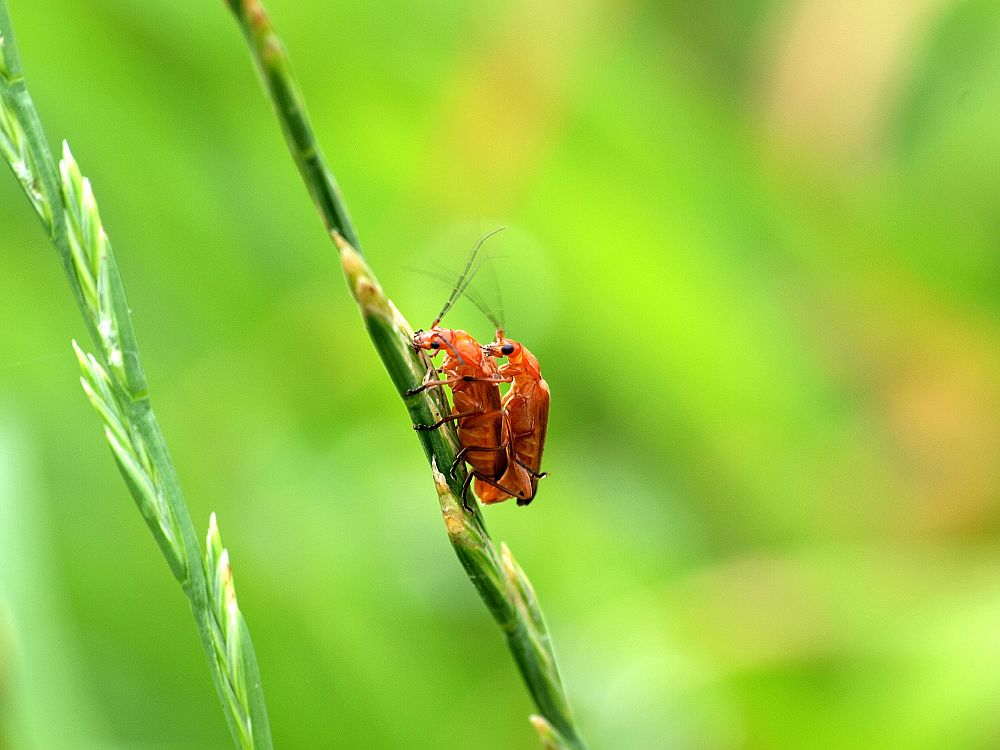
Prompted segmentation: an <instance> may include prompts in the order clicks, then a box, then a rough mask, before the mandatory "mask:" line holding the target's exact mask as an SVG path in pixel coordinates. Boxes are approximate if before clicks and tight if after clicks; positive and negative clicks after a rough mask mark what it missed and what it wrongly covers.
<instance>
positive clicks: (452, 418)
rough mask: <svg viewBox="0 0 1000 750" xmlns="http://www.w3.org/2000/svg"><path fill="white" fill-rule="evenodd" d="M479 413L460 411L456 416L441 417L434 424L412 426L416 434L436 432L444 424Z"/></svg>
mask: <svg viewBox="0 0 1000 750" xmlns="http://www.w3.org/2000/svg"><path fill="white" fill-rule="evenodd" d="M479 413H480V412H478V411H462V412H459V413H458V414H449V415H448V416H447V417H441V419H439V420H438V421H437V422H435V423H434V424H415V425H413V429H414V430H416V431H417V432H427V431H429V430H436V429H438V428H439V427H440V426H441V425H443V424H445V423H446V422H454V421H455V420H456V419H461V418H462V417H471V416H472V415H473V414H479Z"/></svg>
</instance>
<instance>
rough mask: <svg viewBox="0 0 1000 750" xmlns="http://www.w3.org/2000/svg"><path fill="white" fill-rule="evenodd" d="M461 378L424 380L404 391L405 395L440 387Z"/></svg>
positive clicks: (456, 381) (414, 394) (413, 394)
mask: <svg viewBox="0 0 1000 750" xmlns="http://www.w3.org/2000/svg"><path fill="white" fill-rule="evenodd" d="M462 379H463V378H446V379H445V380H425V381H424V382H423V383H421V384H420V385H418V386H417V387H416V388H411V389H410V390H408V391H407V392H406V395H407V396H416V395H417V394H418V393H421V392H423V391H426V390H427V389H428V388H440V387H441V386H442V385H452V384H453V383H458V382H459V381H461V380H462Z"/></svg>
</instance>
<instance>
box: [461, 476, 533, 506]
mask: <svg viewBox="0 0 1000 750" xmlns="http://www.w3.org/2000/svg"><path fill="white" fill-rule="evenodd" d="M475 476H476V479H482V480H483V481H484V482H486V484H488V485H491V486H493V487H496V488H497V489H498V490H500V491H501V492H506V493H507V494H508V495H510V496H511V497H516V498H517V504H518V505H527V504H528V503H530V502H531V501H532V500H533V499H534V497H535V492H534V490H532V492H531V494H530V495H523V494H521V493H520V492H518V491H517V490H512V489H509V488H507V487H504V486H503V485H502V484H500V483H499V482H497V481H495V480H493V479H490V478H489V477H486V476H483V475H482V474H476V475H475Z"/></svg>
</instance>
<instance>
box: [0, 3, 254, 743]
mask: <svg viewBox="0 0 1000 750" xmlns="http://www.w3.org/2000/svg"><path fill="white" fill-rule="evenodd" d="M0 153H2V154H3V156H4V158H5V160H6V161H7V162H8V164H9V165H10V166H11V169H12V170H13V172H14V174H15V176H16V177H17V178H18V180H19V181H20V183H21V186H22V188H23V189H24V191H25V194H26V195H27V197H28V199H29V200H30V201H31V203H32V205H33V206H34V208H35V210H36V212H37V213H38V216H39V218H40V219H41V221H42V224H43V226H44V227H45V229H46V231H47V232H48V234H49V237H50V238H51V240H52V243H53V245H54V246H55V248H56V251H57V253H58V255H59V258H60V260H61V262H62V265H63V268H64V269H65V271H66V275H67V278H68V279H69V283H70V288H71V289H72V291H73V295H74V297H75V298H76V300H77V303H78V305H79V307H80V311H81V313H82V315H83V319H84V322H85V323H86V325H87V329H88V331H89V332H90V335H91V337H92V339H93V341H94V344H95V346H96V349H97V354H96V356H95V355H90V354H86V353H84V352H83V350H81V349H80V348H79V347H77V346H76V344H75V342H74V348H75V349H76V353H77V357H78V359H79V362H80V366H81V370H82V373H83V377H82V379H81V383H82V385H83V388H84V391H85V393H86V394H87V396H88V398H89V399H90V401H91V403H92V404H93V406H94V408H95V409H96V410H97V412H98V414H99V415H100V417H101V419H102V421H103V422H104V428H105V436H106V438H107V440H108V444H109V445H110V447H111V449H112V452H113V454H114V456H115V460H116V462H117V463H118V467H119V469H120V470H121V473H122V476H123V478H124V479H125V483H126V484H127V486H128V488H129V491H130V492H131V494H132V496H133V498H134V500H135V502H136V504H137V506H138V508H139V510H140V512H141V513H142V515H143V517H144V518H145V520H146V523H147V525H148V526H149V529H150V531H151V532H152V534H153V537H154V538H155V539H156V542H157V544H159V546H160V549H161V551H162V552H163V555H164V557H165V558H166V560H167V562H168V564H169V565H170V569H171V571H172V572H173V574H174V576H175V577H176V578H177V580H178V582H179V583H180V584H181V587H182V589H183V591H184V593H185V594H186V595H187V597H188V601H189V603H190V606H191V611H192V613H193V615H194V618H195V622H196V624H197V627H198V633H199V635H200V637H201V641H202V646H203V647H204V649H205V653H206V655H207V657H208V662H209V667H210V671H211V674H212V679H213V682H214V683H215V687H216V691H217V693H218V695H219V698H220V700H221V701H222V704H223V707H224V709H225V715H226V720H227V723H228V724H229V728H230V732H231V734H232V736H233V739H234V742H235V743H236V745H237V746H238V747H240V748H245V749H247V750H250V749H255V750H270V748H271V747H272V744H271V736H270V728H269V726H268V722H267V712H266V709H265V707H264V698H263V691H262V689H261V685H260V679H259V676H258V670H257V665H256V658H255V656H254V652H253V644H252V642H251V640H250V637H249V633H248V632H247V631H246V626H245V624H244V623H243V620H242V616H241V615H239V611H238V609H237V608H236V607H235V589H232V586H231V574H229V577H228V581H229V588H228V589H227V591H229V592H230V593H231V596H230V595H229V594H227V595H226V596H229V598H230V599H231V601H232V604H231V605H230V606H229V610H232V611H231V612H230V614H229V617H230V620H229V623H230V625H231V627H226V628H222V629H221V630H220V628H219V624H218V623H219V607H218V604H217V602H218V601H219V597H220V594H219V590H218V587H215V588H213V587H210V585H209V581H208V578H207V577H206V559H205V558H203V556H202V552H201V549H200V547H199V543H198V535H197V534H196V532H195V529H194V525H193V524H192V522H191V516H190V513H189V512H188V508H187V505H186V503H185V502H184V497H183V495H182V493H181V489H180V484H179V482H178V479H177V473H176V471H175V470H174V466H173V462H172V461H171V459H170V453H169V451H168V450H167V445H166V441H165V440H164V437H163V433H162V431H161V429H160V426H159V423H158V422H157V420H156V416H155V414H154V413H153V408H152V404H151V402H150V399H149V394H148V391H147V385H146V376H145V373H144V371H143V367H142V360H141V359H140V356H139V348H138V345H137V343H136V337H135V331H134V329H133V326H132V320H131V317H130V314H129V307H128V303H127V301H126V299H125V290H124V287H123V285H122V280H121V275H120V273H119V270H118V264H117V262H116V261H115V256H114V253H113V251H112V249H111V243H110V241H109V239H108V236H107V234H106V232H105V230H104V226H103V223H102V222H101V218H100V213H99V212H98V208H97V202H96V199H95V198H94V194H93V191H92V189H91V186H90V182H89V181H88V180H87V179H86V178H84V177H83V175H82V174H81V173H80V170H79V168H78V167H77V164H76V161H75V160H74V159H73V156H72V154H71V153H70V151H69V148H68V146H66V145H65V144H64V147H63V158H62V160H61V162H60V163H59V166H58V168H57V166H56V163H55V161H54V160H53V158H52V154H51V152H50V150H49V147H48V142H47V140H46V138H45V134H44V130H43V128H42V125H41V121H40V119H39V117H38V113H37V111H36V110H35V107H34V104H33V102H32V100H31V96H30V94H29V93H28V89H27V87H26V85H25V81H24V75H23V72H22V69H21V63H20V57H19V55H18V51H17V47H16V43H15V39H14V33H13V29H12V26H11V22H10V15H9V13H8V11H7V3H6V0H0ZM213 528H214V524H213ZM215 536H216V537H217V536H218V535H217V531H216V534H215ZM219 544H220V546H221V542H220V543H219ZM208 564H209V565H210V566H211V567H212V570H213V575H214V571H215V570H216V569H218V566H219V563H218V560H215V559H213V558H211V557H210V558H209V560H208ZM225 567H226V569H227V570H228V555H227V556H226V565H225ZM213 580H214V579H213ZM227 601H228V600H227ZM229 610H227V611H229ZM220 632H221V634H222V639H223V640H222V644H223V648H222V649H221V650H222V651H223V655H222V656H220V653H219V652H220V640H219V633H220ZM227 651H228V652H229V654H230V656H229V658H227V657H226V652H227ZM233 654H235V655H237V656H238V658H232V655H233ZM233 695H236V696H237V697H238V700H237V701H235V703H234V701H233V699H232V696H233Z"/></svg>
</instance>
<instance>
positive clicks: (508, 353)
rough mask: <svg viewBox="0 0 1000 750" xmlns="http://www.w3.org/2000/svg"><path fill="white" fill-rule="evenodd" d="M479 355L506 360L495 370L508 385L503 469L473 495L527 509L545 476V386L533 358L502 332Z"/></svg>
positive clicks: (547, 391) (533, 356) (547, 417)
mask: <svg viewBox="0 0 1000 750" xmlns="http://www.w3.org/2000/svg"><path fill="white" fill-rule="evenodd" d="M483 352H484V353H486V354H487V355H489V356H490V357H495V358H500V357H507V362H506V364H503V365H501V366H500V367H499V372H500V375H501V376H503V378H504V380H510V381H511V385H510V390H508V391H507V393H506V394H504V396H503V399H502V401H501V405H502V408H503V442H504V443H505V444H506V446H507V468H506V470H505V471H504V474H503V476H501V477H500V479H499V481H497V482H495V483H489V484H488V485H486V486H484V487H483V488H482V491H480V490H479V488H478V487H477V490H476V492H477V494H478V495H479V499H480V500H482V501H483V503H486V504H489V503H497V502H501V501H502V500H506V499H507V498H508V497H511V496H513V497H516V498H517V504H518V505H527V504H528V503H530V502H531V501H532V500H533V499H534V497H535V495H536V494H537V492H538V480H539V479H541V478H542V477H544V476H545V473H544V472H542V470H541V466H542V451H543V450H544V448H545V435H546V432H547V431H548V426H549V384H548V383H546V382H545V379H544V378H543V377H542V371H541V368H540V367H539V365H538V360H537V359H536V358H535V355H533V354H532V353H531V352H529V351H528V350H527V349H526V348H525V347H524V346H523V345H522V344H520V343H519V342H517V341H512V340H511V339H507V338H504V336H503V331H502V330H498V331H497V340H496V341H494V342H492V343H490V344H487V345H486V346H484V347H483Z"/></svg>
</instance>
